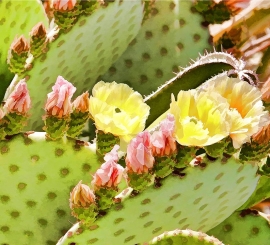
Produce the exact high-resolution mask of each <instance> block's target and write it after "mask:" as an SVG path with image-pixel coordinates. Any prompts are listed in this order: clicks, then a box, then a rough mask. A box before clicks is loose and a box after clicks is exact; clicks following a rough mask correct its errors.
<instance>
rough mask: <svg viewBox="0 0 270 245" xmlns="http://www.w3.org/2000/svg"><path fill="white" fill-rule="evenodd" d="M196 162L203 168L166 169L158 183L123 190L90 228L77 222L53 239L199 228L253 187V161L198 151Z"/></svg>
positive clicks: (125, 239)
mask: <svg viewBox="0 0 270 245" xmlns="http://www.w3.org/2000/svg"><path fill="white" fill-rule="evenodd" d="M202 162H203V163H205V164H206V166H205V168H203V169H202V168H200V167H191V166H190V167H188V168H187V169H186V170H185V174H186V176H185V177H184V178H179V177H178V176H172V175H171V176H169V177H167V178H165V179H164V180H163V181H162V186H161V187H159V188H155V187H153V186H151V187H149V188H147V189H146V190H144V191H143V192H142V193H140V194H138V195H137V196H133V197H132V196H129V197H127V196H128V195H129V193H130V192H129V191H128V189H127V190H125V191H124V192H122V194H123V195H124V199H125V200H123V201H122V202H121V203H118V204H116V205H115V206H113V207H112V208H111V209H110V210H109V211H108V213H107V214H106V215H105V216H104V217H101V218H100V219H98V220H97V221H96V223H95V225H94V226H93V227H92V229H90V230H84V231H83V232H82V233H81V234H78V233H76V231H77V230H78V229H79V225H78V224H77V225H75V227H73V228H71V229H70V230H69V232H68V233H67V234H66V235H65V236H64V237H63V238H62V239H60V241H59V242H58V245H67V244H72V243H76V245H84V244H87V242H88V244H104V245H107V244H108V245H109V244H130V245H131V244H132V245H133V244H137V243H141V242H147V241H149V240H151V238H152V237H153V236H154V235H158V234H160V233H162V232H165V231H168V230H173V229H175V228H176V227H178V228H179V229H187V228H188V229H193V230H201V231H203V232H204V231H207V230H209V229H211V228H213V227H215V226H216V225H217V224H219V223H220V222H222V221H223V220H224V219H226V218H227V217H228V216H229V215H230V214H231V213H232V212H233V211H234V210H235V209H237V208H238V207H239V206H241V205H242V204H243V203H244V202H245V201H246V200H247V199H248V197H249V196H250V195H251V193H252V192H253V191H254V189H255V187H256V184H257V181H258V177H256V171H257V167H255V166H253V165H251V164H249V165H242V164H240V163H239V162H238V161H236V160H234V159H233V158H230V159H222V160H221V159H219V160H216V161H214V162H210V161H209V160H207V158H206V157H203V155H202ZM213 204H214V205H213ZM130 214H132V215H130Z"/></svg>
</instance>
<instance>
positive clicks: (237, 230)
mask: <svg viewBox="0 0 270 245" xmlns="http://www.w3.org/2000/svg"><path fill="white" fill-rule="evenodd" d="M269 222H270V217H269V216H268V217H267V215H266V214H263V213H260V212H259V213H258V212H257V211H255V210H253V211H252V210H243V211H241V212H235V213H233V214H232V215H231V216H230V217H229V218H227V219H226V220H224V221H223V222H222V223H221V224H219V225H218V226H217V227H215V228H214V229H212V230H210V231H209V232H207V234H210V235H213V236H216V237H218V238H219V239H221V240H222V241H223V242H224V243H225V244H230V245H255V244H256V245H257V244H258V245H268V244H269V241H270V223H269Z"/></svg>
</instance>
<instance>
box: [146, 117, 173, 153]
mask: <svg viewBox="0 0 270 245" xmlns="http://www.w3.org/2000/svg"><path fill="white" fill-rule="evenodd" d="M174 127H175V120H174V116H173V115H172V114H168V115H167V118H166V119H165V120H163V121H162V122H161V123H160V129H159V131H155V132H154V133H153V134H152V135H151V144H152V152H153V155H154V156H164V155H167V156H169V155H172V154H173V153H175V151H176V142H175V138H174Z"/></svg>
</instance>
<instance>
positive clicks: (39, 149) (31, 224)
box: [0, 133, 98, 245]
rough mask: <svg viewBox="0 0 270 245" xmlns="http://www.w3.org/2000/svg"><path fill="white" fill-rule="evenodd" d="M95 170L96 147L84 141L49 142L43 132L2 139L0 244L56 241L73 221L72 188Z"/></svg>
mask: <svg viewBox="0 0 270 245" xmlns="http://www.w3.org/2000/svg"><path fill="white" fill-rule="evenodd" d="M97 168H98V163H97V161H96V155H95V153H94V151H93V150H92V149H91V146H90V145H88V146H87V144H86V145H84V142H82V141H76V140H72V139H68V140H66V141H65V140H59V141H54V142H52V141H46V140H45V133H32V134H30V135H28V136H27V135H24V134H19V135H17V136H14V137H13V138H12V139H10V140H7V141H1V142H0V169H1V171H0V182H1V187H0V209H1V210H2V212H1V219H0V244H1V245H3V244H5V245H16V244H18V242H19V244H21V245H30V244H40V245H52V244H54V245H55V244H56V242H57V239H58V238H59V237H60V236H61V235H62V234H63V233H65V231H67V230H68V228H69V227H70V222H72V221H73V222H74V220H73V219H72V217H71V216H70V210H69V203H68V199H69V193H70V191H71V189H72V188H73V187H74V186H75V185H76V184H77V183H78V181H79V180H83V181H87V180H89V178H90V173H94V172H95V171H96V169H97ZM3 210H5V211H3Z"/></svg>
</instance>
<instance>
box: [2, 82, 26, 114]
mask: <svg viewBox="0 0 270 245" xmlns="http://www.w3.org/2000/svg"><path fill="white" fill-rule="evenodd" d="M30 105H31V100H30V96H29V91H28V89H27V84H26V82H25V80H24V79H23V80H21V81H20V82H19V83H18V84H17V85H16V87H15V89H14V91H13V92H12V93H11V94H10V95H9V97H8V98H7V101H6V103H5V109H6V111H7V112H8V113H18V114H22V115H25V114H26V113H27V112H28V110H29V109H30Z"/></svg>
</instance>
